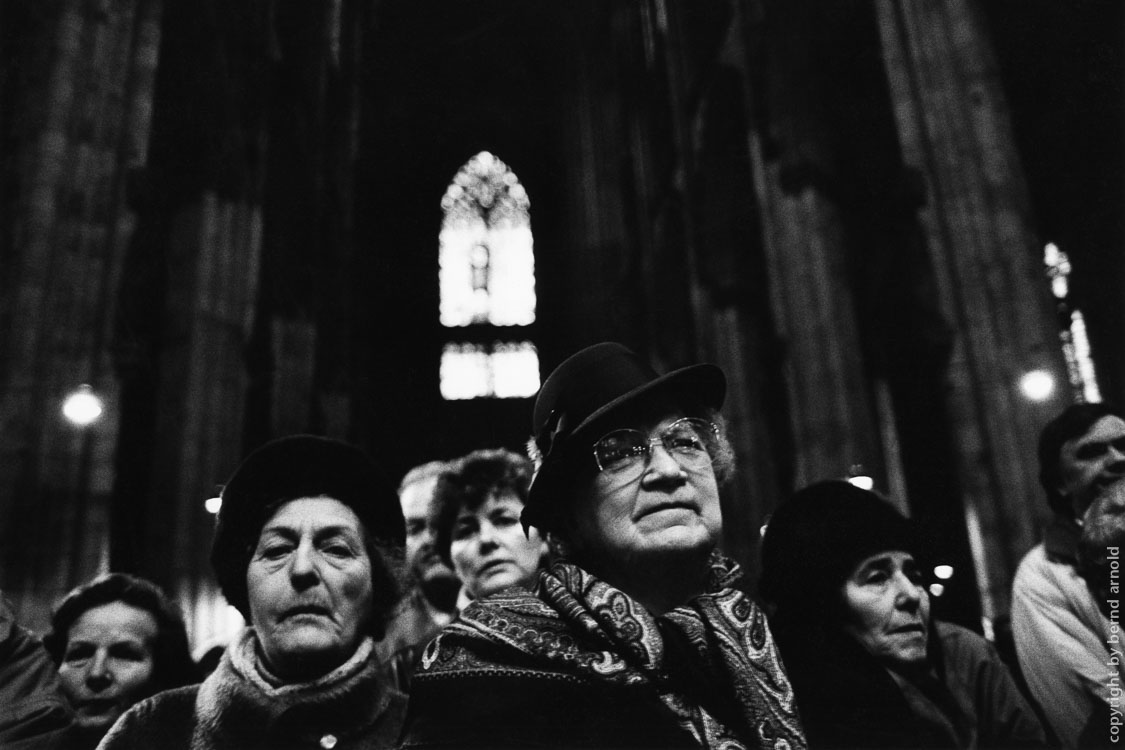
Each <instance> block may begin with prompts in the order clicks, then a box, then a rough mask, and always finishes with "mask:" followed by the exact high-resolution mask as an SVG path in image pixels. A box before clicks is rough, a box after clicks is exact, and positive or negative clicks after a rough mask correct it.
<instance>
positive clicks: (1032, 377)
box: [1020, 370, 1055, 401]
mask: <svg viewBox="0 0 1125 750" xmlns="http://www.w3.org/2000/svg"><path fill="white" fill-rule="evenodd" d="M1020 390H1021V391H1023V395H1024V396H1026V397H1027V398H1029V399H1031V400H1032V401H1046V400H1047V399H1049V398H1050V397H1051V394H1052V393H1054V392H1055V378H1054V377H1053V376H1052V375H1051V373H1049V372H1047V371H1046V370H1032V371H1031V372H1027V373H1024V375H1023V377H1021V378H1020Z"/></svg>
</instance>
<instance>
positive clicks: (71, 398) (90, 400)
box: [62, 383, 105, 427]
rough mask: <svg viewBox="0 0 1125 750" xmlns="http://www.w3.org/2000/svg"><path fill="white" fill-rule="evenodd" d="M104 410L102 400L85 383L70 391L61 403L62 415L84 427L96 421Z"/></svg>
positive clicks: (72, 422) (74, 423)
mask: <svg viewBox="0 0 1125 750" xmlns="http://www.w3.org/2000/svg"><path fill="white" fill-rule="evenodd" d="M104 411H105V407H104V405H103V404H102V400H101V399H100V398H98V396H97V394H96V393H94V389H93V388H91V387H90V386H89V385H86V384H85V383H83V384H82V385H80V386H78V388H76V389H75V390H74V391H72V392H71V393H70V394H69V395H68V396H67V397H66V399H65V400H64V401H63V405H62V413H63V416H64V417H66V418H67V420H68V421H69V422H70V423H71V424H73V425H76V426H78V427H86V426H88V425H91V424H93V423H94V422H96V421H98V418H99V417H100V416H101V415H102V412H104Z"/></svg>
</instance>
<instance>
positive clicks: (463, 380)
mask: <svg viewBox="0 0 1125 750" xmlns="http://www.w3.org/2000/svg"><path fill="white" fill-rule="evenodd" d="M489 368H490V363H489V359H488V352H486V351H485V350H484V347H481V346H473V345H472V344H446V345H445V350H444V351H442V353H441V396H442V398H444V399H446V400H447V401H461V400H464V399H470V398H483V397H485V396H490V395H492V382H491V381H492V377H491V374H490V372H489Z"/></svg>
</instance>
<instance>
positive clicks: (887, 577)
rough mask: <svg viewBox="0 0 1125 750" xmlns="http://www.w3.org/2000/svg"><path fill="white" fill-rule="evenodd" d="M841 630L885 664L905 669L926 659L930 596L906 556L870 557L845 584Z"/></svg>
mask: <svg viewBox="0 0 1125 750" xmlns="http://www.w3.org/2000/svg"><path fill="white" fill-rule="evenodd" d="M843 593H844V605H845V608H846V612H847V615H846V618H847V619H846V621H845V623H844V630H845V632H847V633H848V634H849V635H851V636H852V637H853V638H855V639H856V640H857V641H858V642H859V644H860V645H861V646H863V647H864V649H866V650H867V652H868V653H870V654H871V655H872V656H874V657H875V658H876V659H877V660H878V661H879V662H880V663H881V664H883V666H886V667H889V668H891V669H899V670H902V669H909V668H910V667H914V666H917V665H919V664H921V663H922V662H924V661H925V659H926V637H927V634H928V632H929V626H930V598H929V595H928V594H927V593H926V589H925V588H924V586H923V583H922V574H921V571H920V570H919V569H918V564H917V563H916V562H915V560H914V556H913V555H911V554H910V553H909V552H901V551H892V552H880V553H879V554H876V555H872V556H870V557H868V558H866V559H864V560H863V561H862V562H860V563H859V565H857V566H856V567H855V570H853V571H852V574H851V575H850V576H848V579H847V581H845V582H844V592H843Z"/></svg>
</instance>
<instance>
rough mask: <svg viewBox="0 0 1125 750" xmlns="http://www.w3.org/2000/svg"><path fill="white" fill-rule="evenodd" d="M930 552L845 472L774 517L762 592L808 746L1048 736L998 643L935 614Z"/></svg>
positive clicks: (1006, 743) (980, 742)
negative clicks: (928, 579) (928, 581)
mask: <svg viewBox="0 0 1125 750" xmlns="http://www.w3.org/2000/svg"><path fill="white" fill-rule="evenodd" d="M924 559H925V556H924V555H923V550H922V545H921V541H920V539H919V536H918V533H917V530H916V528H915V526H914V525H913V524H912V522H910V521H909V520H907V519H906V518H904V517H903V516H902V515H901V514H899V512H898V511H896V510H895V509H894V508H892V507H891V506H890V504H888V503H887V502H886V501H884V500H883V499H882V498H881V497H879V496H878V495H876V494H875V493H873V492H869V491H867V490H863V489H859V488H858V487H854V486H852V485H851V484H849V483H847V482H844V481H829V482H821V483H817V484H814V485H811V486H809V487H806V488H805V489H803V490H801V491H799V492H797V493H796V494H795V495H794V496H793V497H792V498H791V499H790V500H789V501H788V502H786V503H784V504H783V505H782V506H781V507H780V508H778V509H777V511H776V512H775V513H774V515H773V517H772V518H771V519H770V522H769V524H768V526H767V527H766V534H765V539H764V540H763V544H762V580H761V592H762V596H763V597H764V598H765V599H767V600H768V601H770V602H771V603H772V604H773V605H774V606H775V607H776V612H775V614H774V615H773V617H771V623H772V625H773V631H774V633H775V634H776V636H777V642H778V646H779V648H780V649H781V654H782V657H783V658H784V660H785V666H786V669H787V671H788V673H789V677H790V679H791V681H792V683H793V689H794V691H795V693H796V696H797V706H798V708H799V710H800V713H801V719H802V722H803V723H804V726H805V732H806V735H807V736H808V740H809V746H810V747H811V748H872V747H880V748H919V747H943V748H1016V747H1043V746H1045V742H1044V737H1043V730H1042V727H1041V726H1040V724H1039V721H1038V719H1037V718H1036V717H1035V714H1034V713H1033V711H1032V710H1031V708H1030V707H1029V706H1028V705H1027V702H1026V701H1025V700H1024V699H1023V697H1022V696H1021V695H1020V693H1019V690H1018V689H1017V688H1016V685H1015V683H1014V681H1013V680H1012V678H1011V676H1010V675H1009V674H1008V671H1007V667H1005V665H1004V664H1003V663H1002V662H1001V661H1000V657H999V655H998V654H997V653H996V650H995V649H994V648H993V647H992V646H991V644H989V643H988V642H987V641H985V640H984V638H982V637H981V636H979V635H977V634H976V633H973V632H971V631H969V630H966V629H965V628H962V627H959V626H957V625H952V624H949V623H945V622H939V621H937V620H934V619H933V618H932V617H930V600H929V594H928V592H927V590H926V587H925V575H924V574H923V571H924V568H923V565H924Z"/></svg>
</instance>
